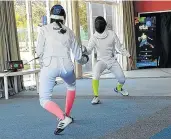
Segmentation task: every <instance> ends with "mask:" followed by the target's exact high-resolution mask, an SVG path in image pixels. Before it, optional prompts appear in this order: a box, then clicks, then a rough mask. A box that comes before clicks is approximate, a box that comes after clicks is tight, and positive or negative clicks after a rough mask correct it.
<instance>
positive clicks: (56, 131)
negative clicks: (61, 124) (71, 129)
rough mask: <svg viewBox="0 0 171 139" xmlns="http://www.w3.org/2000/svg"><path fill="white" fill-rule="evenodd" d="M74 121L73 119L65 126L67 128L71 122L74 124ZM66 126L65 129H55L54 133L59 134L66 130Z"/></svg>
mask: <svg viewBox="0 0 171 139" xmlns="http://www.w3.org/2000/svg"><path fill="white" fill-rule="evenodd" d="M72 122H73V120H72V121H71V122H70V123H69V124H68V125H67V126H66V127H65V128H67V127H68V126H69V125H70V124H72ZM65 128H64V129H60V128H57V129H56V130H55V131H54V134H55V135H59V134H60V133H61V132H62V131H64V130H65Z"/></svg>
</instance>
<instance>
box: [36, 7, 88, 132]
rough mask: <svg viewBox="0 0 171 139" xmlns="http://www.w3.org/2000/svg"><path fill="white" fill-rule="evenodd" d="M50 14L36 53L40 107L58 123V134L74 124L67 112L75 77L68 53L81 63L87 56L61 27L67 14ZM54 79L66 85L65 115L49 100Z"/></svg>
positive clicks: (61, 11)
mask: <svg viewBox="0 0 171 139" xmlns="http://www.w3.org/2000/svg"><path fill="white" fill-rule="evenodd" d="M50 15H51V16H50V20H51V23H50V24H48V25H45V26H43V27H41V29H40V31H39V35H38V40H37V47H36V53H37V55H38V56H39V61H40V64H41V72H40V90H39V99H40V105H41V106H42V107H43V108H44V109H46V110H47V111H49V112H50V113H52V114H54V115H55V116H56V117H57V119H59V120H60V121H59V124H58V126H57V128H56V129H55V132H54V133H55V135H57V134H59V133H60V132H62V131H63V130H64V129H65V128H66V127H67V126H68V125H69V124H70V123H72V121H73V119H72V118H71V117H70V112H71V109H72V106H73V103H74V99H75V93H76V89H75V85H76V78H75V73H74V64H73V62H72V60H71V53H70V51H71V52H72V54H73V56H74V59H75V60H76V61H77V62H78V63H80V64H85V63H87V62H88V56H86V55H84V53H83V52H82V48H81V46H80V45H79V44H78V42H77V40H76V38H75V36H74V33H73V31H71V30H70V29H69V28H68V27H66V26H65V25H64V23H65V18H66V14H65V10H64V9H63V7H62V6H61V5H55V6H53V7H52V9H51V11H50ZM56 77H61V78H62V79H63V80H64V82H65V83H66V86H67V94H66V105H65V112H63V111H62V110H61V109H60V107H59V106H58V105H57V104H56V103H55V102H54V101H52V100H51V97H52V91H53V87H54V85H55V80H56Z"/></svg>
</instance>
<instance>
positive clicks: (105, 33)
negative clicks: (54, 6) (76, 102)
mask: <svg viewBox="0 0 171 139" xmlns="http://www.w3.org/2000/svg"><path fill="white" fill-rule="evenodd" d="M106 26H107V23H106V21H105V19H104V18H103V17H101V16H99V17H97V18H96V19H95V30H96V31H95V33H94V34H93V36H92V37H91V38H90V40H89V43H88V46H87V47H86V49H87V54H91V52H92V50H93V49H95V50H96V52H97V63H96V64H95V66H94V67H93V81H92V87H93V93H94V98H93V100H92V104H98V103H99V102H100V100H99V98H98V96H99V79H100V76H101V74H102V72H103V71H104V70H105V69H108V70H110V71H111V72H112V73H113V74H114V75H115V76H116V79H117V80H118V85H117V87H116V88H115V89H114V90H115V91H116V92H118V93H121V94H122V95H124V96H128V92H127V91H126V90H124V89H123V85H124V83H125V76H124V73H123V70H122V68H121V66H120V65H119V63H118V61H117V58H116V55H115V52H116V50H117V51H119V52H120V53H121V54H122V55H124V56H127V57H129V59H130V60H131V61H132V57H131V55H130V54H129V52H128V51H127V50H126V49H125V48H124V47H123V45H122V44H121V43H120V41H119V38H118V37H117V35H116V34H115V32H114V31H112V30H108V29H107V28H106Z"/></svg>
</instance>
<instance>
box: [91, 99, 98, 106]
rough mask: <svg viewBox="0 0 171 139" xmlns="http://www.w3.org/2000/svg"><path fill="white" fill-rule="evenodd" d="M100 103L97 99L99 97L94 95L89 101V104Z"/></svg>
mask: <svg viewBox="0 0 171 139" xmlns="http://www.w3.org/2000/svg"><path fill="white" fill-rule="evenodd" d="M99 103H100V100H99V97H94V98H93V100H92V101H91V104H93V105H94V104H99Z"/></svg>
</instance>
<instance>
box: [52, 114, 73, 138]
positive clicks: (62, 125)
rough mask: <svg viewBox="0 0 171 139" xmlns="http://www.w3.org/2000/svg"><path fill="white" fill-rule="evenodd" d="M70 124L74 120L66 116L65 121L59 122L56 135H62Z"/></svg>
mask: <svg viewBox="0 0 171 139" xmlns="http://www.w3.org/2000/svg"><path fill="white" fill-rule="evenodd" d="M70 123H72V119H71V118H69V117H67V116H65V119H64V120H61V121H60V122H59V124H58V126H57V128H56V130H55V132H54V134H55V135H58V134H59V133H61V132H62V131H63V130H64V129H65V128H66V127H67V126H68V125H69V124H70Z"/></svg>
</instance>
